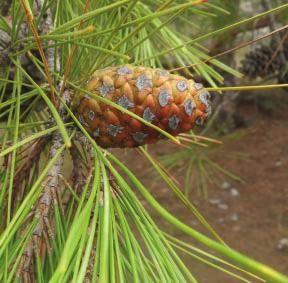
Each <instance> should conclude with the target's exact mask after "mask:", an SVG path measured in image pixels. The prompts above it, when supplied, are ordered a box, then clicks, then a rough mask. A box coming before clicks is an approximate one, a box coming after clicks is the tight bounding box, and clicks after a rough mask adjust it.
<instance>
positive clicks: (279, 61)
mask: <svg viewBox="0 0 288 283" xmlns="http://www.w3.org/2000/svg"><path fill="white" fill-rule="evenodd" d="M283 36H285V34H283ZM280 54H283V55H284V57H285V58H286V60H285V61H283V56H282V57H281V56H280ZM287 62H288V39H286V40H285V41H284V42H283V43H282V46H281V49H279V42H278V41H276V40H273V39H272V40H271V42H270V45H264V44H262V45H259V46H258V47H257V48H256V49H255V50H254V51H252V52H249V53H247V54H246V55H245V58H244V59H243V60H242V62H241V63H242V67H241V71H242V72H243V74H244V75H246V76H247V77H249V78H252V79H254V78H256V77H261V78H265V77H267V76H269V75H274V74H276V75H277V77H278V78H279V82H280V81H283V79H282V80H280V78H283V77H285V75H283V70H285V69H287ZM286 78H287V76H286Z"/></svg>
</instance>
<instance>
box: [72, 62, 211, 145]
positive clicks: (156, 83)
mask: <svg viewBox="0 0 288 283" xmlns="http://www.w3.org/2000/svg"><path fill="white" fill-rule="evenodd" d="M85 89H86V90H87V91H90V92H93V93H95V94H97V95H100V96H102V97H105V98H106V99H109V100H111V101H113V102H115V103H117V104H118V105H120V106H122V107H123V108H125V109H128V110H130V111H131V112H133V113H135V114H137V115H139V116H140V117H142V118H143V119H145V120H146V121H148V122H150V123H152V124H154V125H156V126H158V127H159V128H161V129H163V130H165V131H167V132H168V133H170V134H172V135H174V136H176V135H178V134H179V133H182V132H186V131H189V130H190V129H192V128H193V126H194V125H195V124H196V125H202V124H203V122H204V121H205V120H206V118H207V117H208V115H209V113H210V111H211V108H210V104H209V98H210V94H209V93H208V92H207V91H206V90H205V89H204V88H203V86H202V85H201V84H199V83H195V82H194V81H193V80H187V79H185V78H184V77H182V76H177V75H173V74H170V73H169V72H168V71H165V70H160V69H152V68H146V67H140V66H139V67H138V66H137V67H134V66H131V65H124V66H120V67H111V68H107V69H104V70H99V71H97V72H95V73H94V75H93V76H92V77H91V79H90V80H89V81H88V82H87V85H86V87H85ZM73 107H74V109H75V112H76V115H77V117H78V119H79V121H80V122H81V124H82V125H83V126H84V127H85V129H86V130H87V131H88V132H89V134H90V135H91V136H92V137H93V139H95V141H96V142H97V143H98V144H99V145H100V146H101V147H103V148H108V147H136V146H140V145H144V144H151V143H155V142H157V141H158V140H160V139H161V138H163V136H162V135H161V134H159V132H158V131H157V130H155V129H152V128H151V127H149V126H146V125H144V124H143V123H141V122H140V121H138V120H136V119H134V118H132V117H131V116H129V115H128V114H126V113H123V112H122V111H120V110H117V109H115V108H114V107H112V106H109V105H107V104H105V103H103V102H100V101H97V100H96V99H94V98H91V97H89V96H87V95H83V94H82V93H78V94H76V95H75V96H74V100H73Z"/></svg>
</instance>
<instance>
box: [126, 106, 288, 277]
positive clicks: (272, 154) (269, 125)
mask: <svg viewBox="0 0 288 283" xmlns="http://www.w3.org/2000/svg"><path fill="white" fill-rule="evenodd" d="M245 111H246V114H247V115H251V117H253V121H252V122H251V124H250V126H249V127H248V129H246V130H245V131H246V133H245V135H243V136H242V137H241V138H239V139H236V140H235V141H233V142H229V143H228V144H224V145H223V146H222V150H224V153H227V155H228V154H229V153H231V152H241V153H244V154H245V155H246V157H247V158H245V159H243V158H241V159H239V158H236V157H235V158H225V154H224V155H223V154H220V155H219V156H218V157H217V156H216V161H217V162H219V163H220V164H222V165H223V166H225V167H226V168H229V170H231V171H232V172H234V173H235V174H237V175H238V176H241V177H242V178H243V179H244V180H245V183H243V184H242V183H239V182H235V181H231V180H230V179H229V178H227V177H224V179H223V181H227V182H229V183H230V184H231V187H234V188H236V189H237V191H238V192H239V196H232V195H231V190H230V189H223V188H222V187H221V183H220V184H218V185H217V184H210V185H209V186H208V198H207V199H205V198H204V197H203V195H199V193H197V192H196V191H195V190H193V186H194V184H191V190H192V191H191V192H192V193H191V194H190V200H191V201H192V202H193V203H195V204H196V206H197V208H198V209H199V210H200V212H201V213H202V214H203V215H204V216H205V218H206V219H207V220H208V221H209V223H210V224H211V225H212V226H213V227H214V228H215V229H216V231H217V232H218V233H219V234H220V235H221V237H222V238H223V239H224V241H225V242H226V243H227V244H228V245H229V246H231V247H232V248H234V249H236V250H238V251H240V252H242V253H244V254H246V255H249V256H251V257H253V258H254V259H256V260H258V261H261V262H263V263H265V264H267V265H270V266H272V267H274V268H275V269H277V270H279V271H281V272H283V273H286V274H288V252H287V251H286V252H285V251H280V250H279V249H278V248H277V245H278V243H279V240H280V239H282V238H285V237H286V238H288V205H287V203H288V146H287V143H288V107H287V106H286V107H282V108H281V109H280V110H278V111H274V113H272V114H271V113H270V114H268V113H261V112H259V113H257V114H255V112H254V110H253V109H249V108H248V109H246V110H245ZM252 112H253V113H252ZM151 150H152V152H153V154H155V156H158V157H159V156H161V155H163V154H166V153H169V152H171V151H175V150H180V148H178V147H175V146H171V145H170V144H169V143H168V142H166V143H165V142H162V143H161V144H158V145H155V146H153V148H152V147H151ZM135 154H138V153H136V151H134V152H128V153H127V154H125V155H124V156H123V155H122V156H121V157H122V160H123V159H125V160H126V162H127V164H128V165H129V167H130V168H134V171H136V173H137V175H138V177H139V178H140V179H141V180H142V181H143V182H144V183H145V185H146V186H147V187H148V188H149V189H150V191H151V192H152V193H153V195H154V196H155V197H156V198H157V199H158V201H159V202H160V203H161V204H162V205H163V206H165V207H166V208H168V209H169V211H170V212H172V213H173V214H174V215H175V216H177V217H179V218H180V219H181V220H183V221H184V222H186V223H187V224H189V225H190V226H192V227H193V228H195V229H197V230H200V231H203V232H205V233H207V231H205V229H203V228H202V227H201V224H199V223H197V221H196V220H195V217H194V216H193V215H192V214H191V213H190V212H188V211H187V209H185V208H184V206H183V205H182V204H181V203H180V202H179V201H178V200H177V199H176V197H175V196H174V195H173V194H172V193H171V192H170V191H169V189H168V187H167V186H166V185H165V184H164V183H163V182H161V180H159V179H156V178H151V177H150V175H151V174H150V173H149V171H147V168H149V164H148V163H147V161H145V160H144V159H143V158H138V157H137V158H135ZM184 173H185V166H183V168H182V169H180V170H179V171H178V172H173V175H174V176H175V177H176V178H177V180H178V181H179V183H180V184H183V182H184V178H183V176H184ZM148 176H149V178H148ZM211 199H218V200H219V199H220V200H221V203H224V204H226V205H227V206H228V208H227V209H223V208H222V209H221V208H219V207H218V206H217V205H215V204H211V201H210V202H209V200H211ZM144 205H145V206H146V207H147V208H148V209H149V206H148V204H146V203H145V201H144ZM151 213H152V215H153V217H154V219H155V220H156V221H157V223H159V225H160V226H161V227H163V229H165V230H166V231H168V232H169V233H171V234H173V235H174V236H176V237H178V238H179V239H182V240H185V241H187V242H190V243H193V244H195V245H198V244H197V243H196V242H195V241H193V240H191V238H189V237H188V236H185V235H183V233H181V232H179V231H177V230H176V229H175V228H173V227H171V225H170V224H168V223H166V222H165V221H163V220H162V219H161V218H160V217H159V216H158V215H157V213H155V212H153V211H151ZM236 216H237V217H236ZM237 218H239V219H237ZM200 247H201V246H200ZM185 261H186V263H187V265H188V266H189V268H190V269H191V270H192V271H193V274H194V275H195V277H196V278H197V279H198V280H199V282H209V283H230V282H231V283H234V282H241V280H238V279H237V280H236V279H233V278H231V277H229V276H227V275H225V274H224V273H222V272H220V271H218V270H215V269H213V268H211V267H207V266H206V265H203V264H200V263H199V262H197V261H195V260H194V259H192V258H190V257H189V258H186V257H185ZM251 281H252V282H256V280H253V279H252V280H251Z"/></svg>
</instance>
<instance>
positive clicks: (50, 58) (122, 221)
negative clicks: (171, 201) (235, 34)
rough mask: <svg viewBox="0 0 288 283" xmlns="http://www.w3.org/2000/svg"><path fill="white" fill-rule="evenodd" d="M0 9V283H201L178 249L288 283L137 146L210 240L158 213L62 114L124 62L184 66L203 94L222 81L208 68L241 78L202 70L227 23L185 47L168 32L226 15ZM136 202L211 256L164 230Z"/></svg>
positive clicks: (133, 3) (183, 8) (110, 157)
mask: <svg viewBox="0 0 288 283" xmlns="http://www.w3.org/2000/svg"><path fill="white" fill-rule="evenodd" d="M2 2H3V1H2ZM4 2H5V3H4V4H5V5H3V9H2V7H1V9H2V10H1V11H2V13H3V15H1V17H0V48H1V49H0V50H1V56H0V62H1V70H0V74H1V77H0V119H1V121H2V122H1V129H0V149H1V151H0V165H1V169H0V211H1V217H0V263H1V264H0V281H1V282H5V283H6V282H101V283H103V282H198V281H197V279H196V278H195V277H194V276H193V270H189V269H188V268H187V266H186V265H185V263H184V262H183V259H182V258H181V255H182V253H187V254H188V255H190V256H191V257H193V258H196V259H198V260H200V261H201V262H203V264H207V265H209V266H212V267H214V268H217V269H219V270H221V271H223V272H226V273H227V274H229V275H230V276H232V277H235V278H238V279H239V280H241V281H242V282H251V280H258V279H259V280H262V279H265V280H267V281H270V282H287V277H285V276H284V275H282V274H280V273H278V272H277V271H275V270H273V269H272V268H269V267H267V266H264V265H263V264H261V263H258V262H256V261H254V260H253V259H250V258H248V257H246V256H244V255H242V254H240V253H238V252H236V251H234V250H233V249H231V248H229V247H228V246H227V245H226V244H225V243H224V242H223V240H222V239H221V238H220V237H219V235H218V234H217V233H216V231H215V230H214V229H213V228H212V227H211V226H210V225H209V223H207V221H206V220H205V219H204V217H203V216H202V215H201V214H200V212H199V211H197V209H196V208H195V207H194V206H193V204H192V203H191V202H190V201H189V200H188V199H187V198H186V197H185V195H184V194H183V193H182V191H181V190H180V189H179V188H178V187H177V185H176V184H175V183H174V182H173V180H172V179H171V177H170V176H169V175H168V174H167V173H166V172H165V170H164V169H163V168H162V167H161V166H159V163H158V162H157V160H155V159H154V158H152V156H151V155H150V154H149V152H148V150H147V149H145V148H140V151H141V152H142V153H143V154H144V155H145V156H146V158H147V159H148V160H149V161H150V162H151V166H153V168H154V169H155V170H156V171H157V172H158V174H159V175H160V176H161V177H162V178H163V179H164V180H165V182H166V183H167V186H169V188H171V190H172V191H173V192H174V193H175V195H176V196H177V197H178V198H179V199H180V200H181V201H182V202H183V205H185V206H186V207H187V209H188V210H189V211H190V212H191V213H192V214H194V216H195V217H196V218H197V219H198V221H199V222H200V223H201V224H202V225H203V226H204V227H205V228H206V232H207V235H209V236H207V235H204V234H201V233H200V232H198V231H196V230H194V229H192V228H191V227H189V226H187V225H185V224H184V223H182V222H181V221H180V220H178V219H177V218H176V217H175V216H173V215H172V214H171V213H169V212H168V211H167V210H166V209H164V208H163V207H162V206H161V205H160V203H158V202H157V201H156V200H155V198H154V197H153V195H152V194H151V193H150V192H149V190H148V188H146V187H145V186H144V185H143V184H142V183H141V182H140V181H139V180H138V178H137V177H136V176H135V175H134V173H133V172H132V171H131V170H130V169H129V168H128V167H127V166H125V165H124V163H123V162H122V161H121V160H119V159H118V158H117V157H116V156H115V155H114V154H113V153H112V152H110V151H109V150H105V149H103V148H101V147H99V145H98V144H97V143H96V142H95V140H93V139H92V138H91V136H90V135H89V134H88V132H87V131H86V130H85V128H84V127H83V125H82V124H81V123H80V122H79V121H78V119H77V117H76V116H75V113H74V110H73V109H72V108H71V107H70V106H71V105H70V104H71V96H72V95H73V94H74V93H75V92H79V91H80V92H83V93H85V92H87V91H86V90H85V89H84V86H85V84H86V82H87V80H89V79H90V77H91V76H92V74H93V73H94V72H95V71H96V70H99V69H104V68H106V67H111V66H119V65H123V64H126V63H130V64H132V65H142V66H146V67H151V68H155V67H159V68H165V67H166V68H170V67H171V68H173V67H175V66H177V67H178V66H185V65H187V64H188V63H189V64H191V63H192V64H194V67H193V68H192V69H189V70H188V69H185V73H186V76H193V75H195V74H198V75H200V76H201V77H203V78H205V80H206V81H207V82H208V83H209V84H210V85H211V86H217V85H218V84H220V83H223V77H222V76H221V75H220V74H219V73H218V72H217V71H216V70H215V67H217V69H222V70H223V71H224V72H229V73H231V74H233V75H239V73H238V72H237V71H235V70H233V69H232V68H230V67H229V66H226V65H225V64H223V63H221V62H220V61H218V60H215V59H213V60H210V62H209V64H206V63H205V62H204V61H205V60H206V59H208V58H209V56H208V55H207V52H206V50H205V48H203V46H202V45H200V40H203V39H205V38H209V37H210V36H212V35H217V34H220V33H223V32H224V31H226V30H229V29H231V28H232V27H231V26H225V27H223V28H222V29H221V30H215V31H214V32H212V33H210V34H202V35H200V36H198V37H197V38H195V39H192V40H191V39H190V38H187V36H186V35H185V33H184V32H183V33H182V31H181V30H179V29H178V28H175V27H177V26H181V23H183V21H184V22H187V15H189V18H188V19H189V21H191V26H193V24H194V23H193V17H194V16H195V17H196V16H197V17H203V18H209V17H213V16H214V15H215V13H216V11H217V13H219V11H222V13H224V11H223V9H222V8H219V7H218V6H216V5H213V4H211V3H209V1H203V0H198V1H196V0H195V1H171V0H166V1H164V0H156V1H150V0H149V1H139V0H119V1H111V0H99V1H89V0H77V1H70V0H61V1H55V0H34V1H33V0H31V1H28V0H21V1H16V0H13V1H12V2H11V3H10V1H4ZM9 4H11V5H10V6H9ZM283 8H285V5H282V6H279V7H277V8H275V9H274V10H271V11H267V12H266V14H267V13H268V14H269V13H272V12H276V11H279V10H281V9H283ZM286 8H287V5H286ZM225 13H227V11H226V12H225ZM263 15H265V13H264V14H261V15H258V17H259V18H260V17H262V16H263ZM254 19H255V18H252V19H247V21H246V22H250V21H253V20H254ZM240 25H241V24H240V23H239V26H240ZM236 26H237V25H235V26H234V27H236ZM167 65H168V67H167ZM86 95H91V96H93V93H89V92H88V93H86ZM94 96H95V95H94ZM123 111H124V108H123ZM128 114H129V113H128ZM130 114H131V113H130ZM158 130H159V131H160V132H161V129H158ZM169 137H170V138H171V139H172V140H173V141H174V142H179V140H178V139H176V138H175V137H172V136H169ZM67 164H68V165H70V166H69V168H68V169H67V168H66V167H67ZM139 195H141V196H142V197H144V198H145V199H146V200H147V203H148V204H149V205H150V206H151V207H153V208H154V209H155V210H156V211H157V212H158V213H159V215H161V216H162V217H163V218H164V219H166V220H167V221H168V222H170V223H171V225H172V226H173V227H175V228H177V229H179V230H180V231H182V232H183V233H186V234H188V235H189V236H191V238H194V240H195V241H197V242H200V243H202V244H203V245H204V246H206V247H207V248H208V249H209V252H210V253H209V252H207V251H205V250H200V249H198V248H195V246H194V245H192V244H189V243H184V242H182V241H179V240H177V239H175V238H173V237H171V236H169V235H168V234H166V233H165V232H164V231H162V230H161V229H160V228H159V227H158V226H157V223H155V220H153V219H152V218H151V217H150V215H149V214H148V212H147V211H146V209H145V208H144V206H143V204H142V203H141V202H140V201H139ZM212 252H213V253H214V252H217V256H215V255H212ZM222 256H225V260H224V259H223V258H222ZM223 266H224V267H223ZM251 278H252V279H251ZM200 280H201V279H200Z"/></svg>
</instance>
